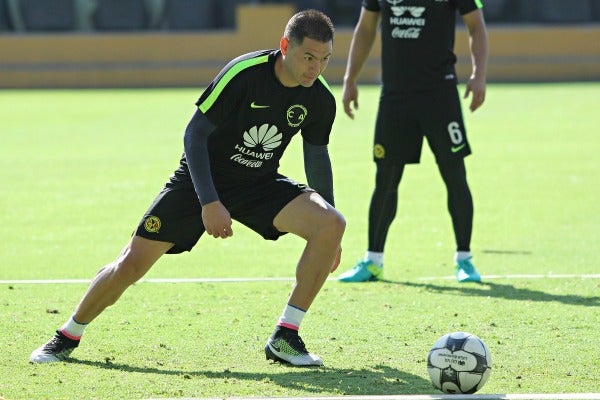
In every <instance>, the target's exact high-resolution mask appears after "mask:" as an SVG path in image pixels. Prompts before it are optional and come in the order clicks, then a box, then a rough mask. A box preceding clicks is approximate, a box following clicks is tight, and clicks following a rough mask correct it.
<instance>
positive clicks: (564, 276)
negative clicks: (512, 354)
mask: <svg viewBox="0 0 600 400" xmlns="http://www.w3.org/2000/svg"><path fill="white" fill-rule="evenodd" d="M453 279H456V278H455V277H454V276H429V277H422V278H417V280H421V281H434V280H453ZM481 279H482V280H483V281H484V283H485V281H486V280H494V279H600V274H545V275H544V274H530V275H528V274H522V275H483V276H482V277H481ZM294 280H295V278H293V277H258V278H145V279H141V280H140V281H139V282H146V283H218V282H273V281H274V282H287V281H291V282H293V281H294ZM328 280H330V281H334V280H337V278H329V279H328ZM90 282H91V279H0V284H6V285H19V284H31V285H48V284H71V283H90Z"/></svg>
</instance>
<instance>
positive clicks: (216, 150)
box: [30, 10, 346, 366]
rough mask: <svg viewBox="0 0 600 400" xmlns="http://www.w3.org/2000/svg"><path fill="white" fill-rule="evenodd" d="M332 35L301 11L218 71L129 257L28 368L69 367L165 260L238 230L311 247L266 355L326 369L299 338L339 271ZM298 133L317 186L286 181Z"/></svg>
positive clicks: (97, 282)
mask: <svg viewBox="0 0 600 400" xmlns="http://www.w3.org/2000/svg"><path fill="white" fill-rule="evenodd" d="M333 33H334V27H333V24H332V22H331V20H330V18H329V17H328V16H326V15H325V14H323V13H321V12H319V11H316V10H305V11H301V12H299V13H297V14H295V15H294V16H292V17H291V19H290V20H289V21H288V23H287V25H286V27H285V30H284V34H283V37H282V38H281V40H280V42H279V48H278V49H274V50H263V51H256V52H253V53H249V54H244V55H241V56H239V57H237V58H235V59H234V60H232V61H231V62H229V63H228V64H227V65H226V66H225V67H224V68H223V69H222V70H221V71H220V73H219V74H218V75H217V76H216V78H215V79H214V80H213V81H212V83H211V84H210V85H209V86H208V88H207V89H206V90H205V91H204V92H203V93H202V95H201V96H200V98H199V100H198V101H197V102H196V106H197V109H196V111H195V113H194V115H193V116H192V118H191V120H190V122H189V124H188V125H187V128H186V130H185V134H184V154H183V156H182V158H181V161H180V165H179V168H178V169H177V170H176V171H175V173H174V174H173V175H172V176H171V177H170V179H169V181H168V182H167V183H166V185H165V186H164V188H163V189H162V191H161V192H160V193H159V194H158V196H157V197H156V198H155V200H154V202H153V203H152V204H151V206H150V208H149V209H148V211H147V212H146V214H145V215H144V216H143V218H142V219H141V221H140V223H139V225H138V227H137V229H136V231H135V233H134V234H133V236H132V238H131V240H130V241H129V243H128V244H127V245H126V246H125V248H124V249H123V251H122V252H121V254H120V255H119V256H118V257H117V258H116V259H115V260H114V261H113V262H112V263H111V264H109V265H106V266H105V267H104V268H102V269H101V270H100V272H99V273H98V274H97V275H96V277H95V278H94V280H93V281H92V283H91V284H90V286H89V288H88V290H87V292H86V293H85V294H84V296H83V298H82V299H81V301H80V303H79V305H78V306H77V307H76V309H75V312H74V313H73V314H72V316H71V317H70V318H69V319H68V320H67V321H66V322H65V323H64V325H63V326H62V327H61V328H60V329H58V331H57V332H56V335H55V336H54V337H53V338H52V339H51V340H50V341H48V342H47V343H46V344H44V345H43V346H41V347H40V348H38V349H36V350H35V351H33V353H32V354H31V356H30V361H31V362H33V363H45V362H55V361H61V360H64V359H65V358H67V357H68V356H69V355H70V353H71V352H72V351H73V349H75V348H76V347H77V346H78V345H79V342H80V339H81V336H82V334H83V331H84V329H85V328H86V326H87V325H88V324H89V323H90V322H92V321H93V320H94V319H95V318H96V317H97V316H98V315H100V313H101V312H102V311H103V310H104V309H105V308H106V307H108V306H110V305H112V304H114V303H115V302H116V301H117V299H118V298H119V297H120V296H121V294H122V293H123V292H124V291H125V290H126V289H127V288H128V287H129V286H130V285H131V284H133V283H134V282H136V281H137V280H139V279H140V278H142V277H143V276H144V274H146V272H148V270H149V269H150V268H151V267H152V265H153V264H154V263H155V262H156V261H157V260H158V259H159V258H160V257H161V256H162V255H163V254H165V253H181V252H184V251H190V250H191V249H192V248H193V247H194V246H195V244H196V242H197V241H198V239H199V238H200V236H201V235H202V234H203V233H204V232H206V233H207V234H208V235H211V236H213V237H214V238H222V239H226V238H229V237H231V236H232V235H233V231H232V219H235V220H237V221H239V222H240V223H242V224H244V225H246V226H248V227H249V228H250V229H252V230H254V231H255V232H257V233H258V234H259V235H261V236H262V237H263V238H264V239H268V240H277V238H279V237H280V236H281V235H284V234H285V233H287V232H290V233H293V234H295V235H298V236H300V237H301V238H303V239H305V240H306V247H305V248H304V251H303V253H302V255H301V256H300V259H299V261H298V263H297V265H296V282H295V285H294V287H293V289H292V292H291V294H290V296H289V298H288V299H287V304H286V305H285V306H284V308H283V311H282V314H281V316H280V318H279V320H278V322H277V323H276V326H275V329H274V332H273V334H272V335H271V336H270V338H269V339H268V341H267V344H266V347H265V353H266V357H267V359H271V360H274V361H277V362H286V363H290V364H293V365H301V366H304V365H322V363H323V361H322V359H321V358H320V357H319V356H318V355H315V354H312V353H309V352H308V351H307V350H306V347H305V345H304V343H303V341H302V339H301V338H300V336H299V335H298V329H299V327H300V324H301V322H302V319H303V318H304V316H305V314H306V312H307V310H308V309H309V307H310V306H311V303H312V302H313V300H314V299H315V297H316V296H317V294H318V293H319V291H320V289H321V287H322V285H323V284H324V283H325V280H326V279H327V276H328V274H329V273H330V272H332V271H334V270H335V269H336V268H337V266H338V264H339V260H340V254H341V247H340V243H341V239H342V235H343V233H344V230H345V225H346V222H345V219H344V217H343V216H342V215H341V214H340V213H339V212H338V211H337V210H336V209H335V208H334V197H333V174H332V169H331V163H330V158H329V153H328V146H327V145H328V141H329V135H330V132H331V128H332V124H333V121H334V119H335V113H336V104H335V98H334V96H333V95H332V93H331V90H330V88H329V86H328V85H327V83H326V81H325V79H324V78H323V77H322V73H323V71H324V70H325V68H326V67H327V64H328V61H329V58H330V57H331V53H332V50H333ZM299 132H300V133H301V136H302V139H303V152H304V167H305V171H306V178H307V182H308V184H309V185H310V186H307V185H305V184H301V183H298V182H295V181H294V180H292V179H290V178H288V177H285V176H283V175H281V174H279V173H278V167H279V161H280V159H281V157H282V155H283V153H284V150H285V148H286V147H287V145H288V144H289V143H290V140H291V139H292V137H293V136H294V135H296V134H297V133H299Z"/></svg>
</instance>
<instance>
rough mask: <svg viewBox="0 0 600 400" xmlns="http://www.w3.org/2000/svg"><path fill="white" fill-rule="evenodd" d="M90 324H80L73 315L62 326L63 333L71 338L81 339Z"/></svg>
mask: <svg viewBox="0 0 600 400" xmlns="http://www.w3.org/2000/svg"><path fill="white" fill-rule="evenodd" d="M86 326H88V324H80V323H79V322H77V321H75V318H73V317H71V318H69V320H68V321H67V322H65V324H64V325H63V326H62V327H61V328H60V331H61V332H62V334H63V335H65V336H66V337H68V338H69V339H73V340H79V339H81V336H83V331H84V329H85V328H86Z"/></svg>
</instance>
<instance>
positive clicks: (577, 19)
mask: <svg viewBox="0 0 600 400" xmlns="http://www.w3.org/2000/svg"><path fill="white" fill-rule="evenodd" d="M483 2H484V12H485V13H486V19H487V21H488V30H489V39H490V61H489V66H488V70H489V73H488V76H489V80H490V81H492V82H493V81H497V82H507V81H510V82H512V81H564V80H600V46H598V43H600V23H598V22H595V21H598V14H599V7H598V6H599V5H600V0H589V1H580V0H554V1H550V0H520V1H519V0H483ZM277 3H280V4H277ZM533 5H536V8H535V9H534V8H532V6H533ZM565 5H567V6H568V7H567V6H565ZM306 7H315V8H321V9H323V10H324V11H326V12H328V13H329V15H332V19H333V20H334V22H335V23H336V38H335V44H334V54H333V57H332V59H331V61H330V64H329V68H328V70H327V72H326V77H327V79H328V81H330V82H331V83H340V82H341V81H342V78H343V73H344V69H345V65H346V56H347V53H348V48H349V45H350V39H351V37H352V28H353V25H354V23H355V22H356V19H357V17H358V13H359V12H360V0H312V1H311V0H297V1H295V2H294V1H276V2H274V1H270V2H266V1H250V0H248V1H244V0H0V10H3V11H0V88H46V87H48V88H49V87H185V86H198V87H202V86H204V85H206V84H207V83H208V82H210V80H212V78H213V77H214V76H215V74H216V73H217V72H218V71H219V69H220V68H221V67H222V66H223V65H224V63H225V62H227V61H228V60H229V59H231V58H233V57H236V56H237V55H239V54H242V53H245V52H248V51H252V50H256V49H263V48H273V47H276V46H277V44H278V41H279V38H280V36H281V34H282V32H283V28H284V25H285V23H286V22H287V20H288V18H289V17H290V16H291V15H292V13H293V12H295V11H296V10H297V9H299V8H306ZM510 10H512V11H510ZM559 16H560V18H562V19H560V21H559V20H558V19H559ZM509 17H510V18H509ZM2 21H3V22H2ZM457 35H458V37H457V40H456V53H457V56H458V59H459V62H458V64H457V70H458V73H459V77H460V78H461V80H463V81H464V79H466V77H467V76H468V74H469V73H470V57H469V51H468V46H467V35H466V31H465V29H464V27H463V26H459V29H458V34H457ZM378 40H379V39H378ZM379 55H380V49H379V43H377V44H376V45H375V46H374V48H373V51H372V54H371V55H370V57H369V60H368V61H367V64H366V66H365V68H364V70H363V73H362V82H365V83H367V82H369V83H377V82H379V73H380V65H379Z"/></svg>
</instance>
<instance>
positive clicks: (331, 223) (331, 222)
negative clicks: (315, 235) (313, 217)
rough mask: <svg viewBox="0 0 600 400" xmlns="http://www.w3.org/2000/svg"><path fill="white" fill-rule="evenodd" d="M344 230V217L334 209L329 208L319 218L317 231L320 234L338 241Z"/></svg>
mask: <svg viewBox="0 0 600 400" xmlns="http://www.w3.org/2000/svg"><path fill="white" fill-rule="evenodd" d="M345 230H346V219H345V218H344V216H343V215H342V214H341V213H339V212H338V211H337V210H335V209H331V210H329V211H328V212H327V213H326V214H325V216H324V217H323V218H322V219H321V226H320V229H319V232H320V234H321V235H322V236H324V237H327V238H329V239H332V240H334V241H340V240H341V239H342V236H343V235H344V231H345Z"/></svg>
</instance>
